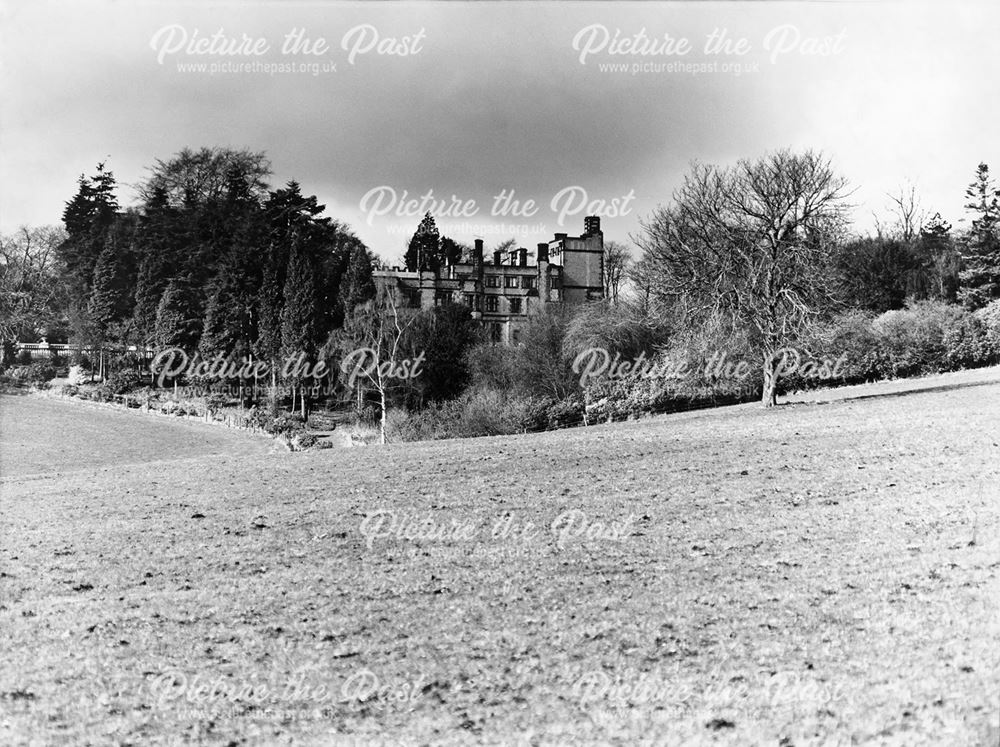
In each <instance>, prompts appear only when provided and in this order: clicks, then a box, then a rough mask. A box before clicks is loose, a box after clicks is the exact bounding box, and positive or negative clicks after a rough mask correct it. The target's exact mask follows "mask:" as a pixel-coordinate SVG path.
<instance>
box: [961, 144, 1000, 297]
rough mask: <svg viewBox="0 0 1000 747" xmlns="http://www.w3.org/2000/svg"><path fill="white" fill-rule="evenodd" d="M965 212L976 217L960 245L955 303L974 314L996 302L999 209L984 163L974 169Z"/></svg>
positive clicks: (999, 282) (999, 193)
mask: <svg viewBox="0 0 1000 747" xmlns="http://www.w3.org/2000/svg"><path fill="white" fill-rule="evenodd" d="M965 196H966V197H967V198H968V199H969V202H967V203H966V205H965V208H966V210H968V211H970V212H972V213H973V214H974V215H975V216H976V217H975V218H974V219H973V221H972V227H971V228H970V230H969V232H968V234H967V235H966V236H965V240H964V241H963V242H962V246H961V254H962V264H963V267H962V270H961V272H960V273H959V283H960V286H961V287H960V288H959V291H958V300H959V301H961V302H962V304H963V305H965V307H966V308H968V309H971V310H975V309H980V308H982V307H983V306H986V305H987V304H989V303H990V302H991V301H993V300H995V299H997V298H1000V236H998V228H1000V225H998V224H1000V205H998V202H997V198H998V196H1000V191H998V190H997V189H996V186H995V185H994V183H993V179H992V178H991V177H990V169H989V166H987V165H986V164H985V163H981V164H979V167H978V168H977V169H976V178H975V179H974V180H973V182H972V183H971V184H970V185H969V188H968V189H967V190H966V191H965Z"/></svg>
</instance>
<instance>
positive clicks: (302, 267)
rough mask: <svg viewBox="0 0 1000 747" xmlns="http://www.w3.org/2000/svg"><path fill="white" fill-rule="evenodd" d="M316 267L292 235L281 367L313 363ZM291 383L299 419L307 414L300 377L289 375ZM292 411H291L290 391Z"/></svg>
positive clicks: (314, 348)
mask: <svg viewBox="0 0 1000 747" xmlns="http://www.w3.org/2000/svg"><path fill="white" fill-rule="evenodd" d="M315 277H316V267H315V263H314V262H313V261H312V257H311V256H310V253H309V252H308V251H307V250H306V248H305V247H304V246H303V242H302V239H301V237H300V236H299V235H298V234H295V235H294V236H293V238H292V245H291V247H290V251H289V255H288V271H287V277H286V279H285V288H284V294H283V295H284V307H283V308H282V310H281V342H282V353H283V358H284V361H283V362H284V364H285V365H287V363H288V362H289V361H291V360H292V359H296V360H298V361H300V362H301V363H302V364H310V365H311V364H312V363H313V362H314V361H315V360H316V334H317V329H316V310H317V309H316V283H315ZM291 383H292V386H293V387H298V389H299V392H300V397H299V399H300V402H301V409H302V416H303V418H304V417H306V415H307V409H306V398H305V396H304V392H303V391H302V384H303V380H302V378H301V376H299V375H296V374H293V375H292V379H291ZM292 409H293V410H294V409H295V399H294V389H293V399H292Z"/></svg>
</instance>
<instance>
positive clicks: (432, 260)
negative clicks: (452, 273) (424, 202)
mask: <svg viewBox="0 0 1000 747" xmlns="http://www.w3.org/2000/svg"><path fill="white" fill-rule="evenodd" d="M440 251H441V235H440V233H438V228H437V224H436V223H435V222H434V216H432V215H431V214H430V213H425V214H424V217H423V220H421V221H420V225H419V226H417V230H416V233H414V234H413V237H412V238H411V239H410V244H409V246H408V247H407V249H406V254H405V255H404V261H405V262H406V269H407V271H408V272H415V271H417V270H432V271H435V272H436V271H437V270H438V268H439V267H440V266H441V257H440Z"/></svg>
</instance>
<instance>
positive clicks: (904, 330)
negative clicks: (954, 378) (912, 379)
mask: <svg viewBox="0 0 1000 747" xmlns="http://www.w3.org/2000/svg"><path fill="white" fill-rule="evenodd" d="M963 313H965V312H963V311H962V309H960V308H959V307H957V306H949V305H948V304H945V303H940V302H933V301H925V302H921V303H917V304H913V305H912V306H909V307H908V308H906V309H899V310H897V311H887V312H886V313H884V314H882V315H881V316H878V317H876V318H875V320H874V321H873V322H872V330H873V331H874V332H875V335H876V336H877V338H878V347H879V350H880V352H881V354H882V360H883V371H882V372H883V374H885V375H888V376H892V377H906V376H918V375H920V374H927V373H937V372H939V371H944V370H947V369H948V367H949V361H948V356H947V349H946V348H945V343H944V335H945V329H947V328H948V327H951V326H954V325H956V324H957V323H958V321H959V318H960V317H961V316H962V315H963Z"/></svg>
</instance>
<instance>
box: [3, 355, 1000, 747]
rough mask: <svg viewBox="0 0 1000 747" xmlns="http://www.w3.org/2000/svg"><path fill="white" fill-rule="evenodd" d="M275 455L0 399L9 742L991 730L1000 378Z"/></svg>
mask: <svg viewBox="0 0 1000 747" xmlns="http://www.w3.org/2000/svg"><path fill="white" fill-rule="evenodd" d="M792 400H794V401H792V402H791V403H789V404H785V405H783V406H780V407H778V408H774V409H772V410H764V409H761V408H759V407H757V406H755V405H744V406H737V407H730V408H722V409H717V410H710V411H700V412H694V413H686V414H680V415H670V416H663V417H658V418H651V419H648V420H641V421H634V422H628V423H618V424H613V425H605V426H594V427H590V428H581V429H573V430H567V431H561V432H553V433H544V434H529V435H524V436H515V437H504V438H483V439H471V440H465V441H440V442H430V443H419V444H398V445H388V446H385V447H378V446H369V447H361V448H341V449H332V450H326V451H318V452H303V453H288V452H286V451H284V450H280V449H278V448H276V447H275V446H274V445H273V444H272V443H271V442H268V441H266V440H264V439H262V438H259V437H253V436H250V435H247V434H244V433H240V432H234V431H228V430H225V429H222V428H216V427H212V426H209V425H202V424H198V423H188V422H177V421H174V420H171V419H168V418H164V417H156V416H152V415H147V414H143V413H138V412H119V411H114V410H111V409H108V408H103V407H98V406H96V405H87V404H84V403H79V402H72V401H65V402H64V401H54V400H47V399H39V398H33V397H0V423H2V425H0V472H2V487H0V489H2V503H0V520H2V532H3V533H2V546H0V591H2V599H0V646H2V649H0V655H2V657H3V665H2V669H0V742H2V743H3V744H28V743H39V744H50V743H73V744H79V743H91V744H146V743H149V742H165V743H181V742H192V741H197V742H204V743H212V744H242V743H250V744H273V743H278V744H281V743H295V744H341V743H343V744H348V743H356V741H357V742H358V743H362V744H368V743H376V744H377V743H384V744H411V743H412V744H425V743H454V744H466V743H490V744H496V743H523V744H566V743H594V742H597V743H619V744H635V743H641V742H649V743H657V744H705V743H708V744H711V743H719V744H741V745H742V744H762V745H806V744H845V745H846V744H858V743H872V744H893V745H896V744H905V745H911V744H949V745H996V744H998V743H1000V678H998V673H1000V371H998V370H997V369H992V370H989V371H979V372H964V373H962V374H955V375H950V376H943V377H935V378H933V379H927V380H921V381H919V382H915V383H914V382H909V383H907V384H902V385H899V384H887V385H876V386H869V387H862V388H857V389H852V390H843V391H841V392H839V393H832V394H831V393H821V394H818V395H807V396H799V397H793V398H792Z"/></svg>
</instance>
